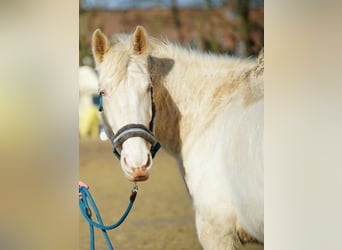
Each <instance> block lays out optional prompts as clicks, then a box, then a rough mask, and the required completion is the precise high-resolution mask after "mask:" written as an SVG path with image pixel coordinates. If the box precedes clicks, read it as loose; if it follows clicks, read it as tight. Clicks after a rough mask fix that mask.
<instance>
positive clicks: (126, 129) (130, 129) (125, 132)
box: [99, 86, 161, 160]
mask: <svg viewBox="0 0 342 250" xmlns="http://www.w3.org/2000/svg"><path fill="white" fill-rule="evenodd" d="M150 94H151V100H152V118H151V121H150V124H149V129H148V128H146V126H145V125H143V124H135V123H132V124H127V125H125V126H123V127H122V128H120V129H119V130H118V132H117V133H116V134H114V135H113V136H112V137H111V138H110V140H111V142H112V144H113V153H114V155H115V156H116V157H117V158H118V159H119V160H120V158H121V154H120V153H119V151H120V150H121V148H122V144H123V143H124V142H125V141H126V140H127V139H129V138H132V137H141V138H143V139H145V140H146V141H147V142H148V143H150V144H151V148H150V152H151V156H152V158H154V156H155V155H156V154H157V152H158V150H159V149H160V147H161V145H160V143H159V142H157V141H156V138H155V136H154V133H153V132H154V121H155V113H156V110H155V104H154V101H153V87H152V86H151V90H150ZM102 95H103V92H100V93H99V98H100V100H99V111H100V112H102V111H103V103H102Z"/></svg>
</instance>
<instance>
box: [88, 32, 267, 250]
mask: <svg viewBox="0 0 342 250" xmlns="http://www.w3.org/2000/svg"><path fill="white" fill-rule="evenodd" d="M92 52H93V56H94V61H95V65H96V69H97V71H98V75H99V91H100V93H101V95H102V97H103V112H102V115H103V119H104V121H105V124H106V127H107V133H108V137H109V138H113V137H114V139H113V145H114V147H118V148H119V149H118V150H119V151H120V153H119V156H120V165H121V168H122V170H123V173H124V175H125V176H126V177H127V179H128V180H129V181H133V182H136V181H146V180H147V179H148V178H149V175H150V172H151V171H150V170H151V166H152V162H153V159H152V158H153V154H152V153H151V147H153V144H154V143H155V141H154V140H153V138H152V139H151V138H150V139H149V137H148V136H147V135H146V134H149V135H152V136H154V137H155V140H156V141H158V142H160V143H161V145H162V147H163V148H164V149H165V150H166V151H167V152H168V153H170V154H171V155H172V156H173V157H175V159H176V160H177V162H178V165H179V166H180V169H181V170H182V171H181V172H182V175H183V178H184V180H185V183H186V186H187V189H188V191H189V193H190V195H191V198H192V202H193V207H194V213H195V224H196V230H197V235H198V239H199V242H200V243H201V245H202V247H203V248H204V249H208V250H209V249H210V250H212V249H215V250H221V249H227V250H236V249H238V248H240V246H241V244H243V243H245V242H249V241H255V240H256V241H258V242H260V243H261V244H263V238H264V219H263V217H264V196H263V193H264V184H263V106H264V87H263V86H264V85H263V72H264V56H263V50H262V51H261V52H260V54H259V56H258V58H257V59H252V58H246V59H241V58H240V59H239V58H234V57H232V56H228V55H214V54H210V53H203V52H199V51H195V50H192V49H190V48H183V47H181V46H179V45H176V44H173V43H171V42H169V41H167V40H166V39H157V38H154V37H150V36H149V35H148V33H147V32H146V29H145V28H144V27H142V26H137V27H136V29H135V31H134V32H133V33H132V34H116V35H114V36H113V37H112V38H111V39H109V38H108V37H107V36H106V35H105V34H103V33H102V31H101V30H100V29H97V30H95V31H94V33H93V36H92ZM132 127H133V128H132ZM129 128H130V129H133V130H134V129H135V130H136V131H135V132H132V131H131V133H130V132H129V131H127V129H129ZM139 131H140V132H141V133H140V134H139ZM125 132H126V133H127V135H128V134H129V135H130V136H126V137H125V136H124V135H123V134H125ZM118 134H120V136H117V135H118ZM118 137H120V138H119V139H118ZM117 141H120V142H119V143H118V142H117Z"/></svg>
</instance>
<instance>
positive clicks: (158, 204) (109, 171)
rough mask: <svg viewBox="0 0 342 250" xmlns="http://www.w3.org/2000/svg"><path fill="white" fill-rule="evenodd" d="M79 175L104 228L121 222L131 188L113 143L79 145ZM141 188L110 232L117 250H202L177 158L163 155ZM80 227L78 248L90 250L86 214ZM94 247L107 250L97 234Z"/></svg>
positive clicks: (252, 248)
mask: <svg viewBox="0 0 342 250" xmlns="http://www.w3.org/2000/svg"><path fill="white" fill-rule="evenodd" d="M79 175H80V180H82V181H84V182H86V183H88V185H89V186H90V191H91V194H92V196H93V198H94V199H95V201H96V204H97V206H98V208H99V210H100V212H101V215H102V219H103V221H104V222H105V224H107V225H108V224H112V223H114V222H116V221H117V220H118V219H119V217H120V216H121V215H122V213H123V212H124V211H125V209H126V207H127V205H128V201H129V196H130V192H131V187H132V183H130V182H128V181H127V180H126V178H125V177H124V176H123V173H122V171H121V168H120V166H119V161H118V160H117V159H116V158H115V156H114V155H113V154H112V152H111V145H110V143H109V142H108V141H107V142H101V141H99V140H90V139H88V140H81V141H80V170H79ZM138 186H139V191H138V195H137V198H136V201H135V203H134V207H133V209H132V211H131V213H130V214H129V215H128V217H127V219H126V221H125V222H124V223H123V224H122V225H121V226H120V227H118V228H116V229H114V230H112V231H109V237H110V239H111V241H112V244H113V246H114V248H115V249H116V250H132V249H151V250H176V249H177V250H178V249H189V250H190V249H191V250H197V249H202V248H201V246H200V244H199V242H198V239H197V235H196V229H195V223H194V221H195V220H194V213H193V210H192V205H191V199H190V197H189V195H188V193H187V191H186V188H185V184H184V183H183V180H182V178H181V176H180V174H179V172H178V168H177V166H176V162H175V160H174V159H173V158H171V157H170V156H169V155H167V154H166V153H165V152H164V151H163V150H161V151H159V152H158V154H157V156H156V158H155V159H154V163H153V168H152V170H151V174H150V178H149V180H148V181H147V182H143V183H139V184H138ZM79 227H80V242H79V245H80V248H79V249H81V250H85V249H90V247H89V227H88V224H87V222H86V221H85V220H84V219H83V217H82V215H81V214H80V224H79ZM95 242H96V249H97V250H102V249H108V248H107V246H106V243H105V240H104V239H103V236H102V234H101V232H100V231H98V230H96V232H95ZM242 249H243V250H262V249H263V246H261V245H257V244H247V245H245V246H243V248H242Z"/></svg>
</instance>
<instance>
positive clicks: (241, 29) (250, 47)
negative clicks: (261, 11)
mask: <svg viewBox="0 0 342 250" xmlns="http://www.w3.org/2000/svg"><path fill="white" fill-rule="evenodd" d="M82 1H84V0H79V2H80V11H79V15H80V34H79V58H80V59H79V63H80V65H85V64H87V65H90V66H94V65H93V62H92V56H91V49H90V41H89V34H91V33H92V32H93V31H94V30H95V29H96V28H102V27H98V26H97V27H92V24H91V22H90V18H91V14H90V15H87V12H92V11H96V9H94V8H93V9H89V10H85V9H83V8H82V6H83V4H82ZM98 1H99V2H101V3H102V4H103V3H104V2H105V1H106V0H98ZM142 1H144V0H142ZM145 1H147V0H145ZM169 1H170V4H169V5H170V11H171V16H172V24H173V27H174V29H175V32H176V34H177V39H178V42H179V43H180V44H182V45H186V46H190V47H192V48H195V49H199V50H203V51H210V52H213V53H219V54H223V53H225V54H230V55H236V56H241V57H247V56H253V55H256V54H257V53H258V51H256V50H255V48H254V47H255V46H254V45H255V44H254V43H255V42H254V40H253V39H252V36H251V33H252V32H257V33H258V34H261V35H259V37H260V38H259V39H261V40H262V41H261V43H262V45H263V32H264V31H263V26H261V25H259V24H258V23H257V22H254V21H252V20H251V18H250V10H251V8H252V7H251V6H253V5H254V6H255V5H257V6H263V0H254V1H253V0H222V1H220V3H219V5H217V1H216V2H215V4H214V3H213V2H212V0H205V6H203V7H204V8H203V15H202V16H201V18H200V19H199V20H198V23H199V30H197V32H198V37H197V38H196V39H195V40H192V41H190V42H186V41H185V40H186V39H185V34H184V31H183V29H182V27H183V25H184V24H183V23H182V20H181V17H180V10H181V7H180V6H179V3H178V1H177V0H169ZM149 2H151V1H149ZM154 2H155V6H156V8H158V7H160V5H159V1H158V0H156V1H154ZM217 8H224V9H225V11H226V12H227V13H226V15H228V16H229V18H230V19H232V20H233V21H232V22H230V23H227V21H226V20H227V17H226V16H222V15H219V14H218V13H217V11H215V9H217ZM132 10H134V11H136V10H137V9H132ZM130 11H131V9H127V10H125V13H128V12H130ZM88 14H89V13H88ZM213 18H215V20H216V21H215V22H214V21H213ZM124 19H125V18H123V20H120V22H121V25H125V24H126V23H127V20H124ZM165 19H166V17H163V16H162V14H160V15H158V16H157V18H156V19H155V20H154V23H153V25H154V27H155V28H156V29H158V30H162V28H163V26H164V25H165V23H166V21H167V20H165ZM217 20H219V21H217ZM218 22H219V25H220V26H221V27H219V28H220V29H221V30H225V32H229V29H228V26H229V25H230V26H229V28H230V29H232V30H233V32H234V42H235V48H233V49H232V48H228V47H227V46H223V44H222V37H220V36H222V34H218V33H219V32H217V28H218V27H217V26H218ZM100 23H101V22H100ZM208 26H209V30H208ZM225 26H226V27H225ZM158 27H159V28H158ZM226 28H227V29H226ZM259 47H260V46H259Z"/></svg>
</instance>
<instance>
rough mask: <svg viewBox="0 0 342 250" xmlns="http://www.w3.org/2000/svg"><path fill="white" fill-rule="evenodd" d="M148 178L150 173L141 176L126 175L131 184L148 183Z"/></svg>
mask: <svg viewBox="0 0 342 250" xmlns="http://www.w3.org/2000/svg"><path fill="white" fill-rule="evenodd" d="M148 177H149V174H148V173H147V174H146V175H141V176H129V175H126V178H127V179H128V180H129V181H131V182H143V181H146V180H147V179H148Z"/></svg>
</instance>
